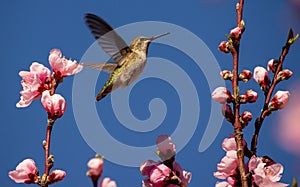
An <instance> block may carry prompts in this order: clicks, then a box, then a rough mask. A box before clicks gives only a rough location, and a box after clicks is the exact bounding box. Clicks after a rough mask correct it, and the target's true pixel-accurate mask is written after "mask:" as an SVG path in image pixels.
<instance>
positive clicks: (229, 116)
mask: <svg viewBox="0 0 300 187" xmlns="http://www.w3.org/2000/svg"><path fill="white" fill-rule="evenodd" d="M222 114H223V116H224V117H225V118H226V120H227V121H229V122H233V121H234V116H233V113H232V109H231V107H230V105H229V104H223V105H222Z"/></svg>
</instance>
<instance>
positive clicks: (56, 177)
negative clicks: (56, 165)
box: [47, 170, 66, 184]
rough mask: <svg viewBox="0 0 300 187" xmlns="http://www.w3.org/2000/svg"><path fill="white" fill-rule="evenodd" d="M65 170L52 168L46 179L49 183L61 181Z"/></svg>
mask: <svg viewBox="0 0 300 187" xmlns="http://www.w3.org/2000/svg"><path fill="white" fill-rule="evenodd" d="M65 176H66V172H65V171H63V170H53V171H52V172H51V174H50V175H49V176H48V178H47V179H48V181H49V183H50V184H53V183H56V182H58V181H61V180H63V179H64V178H65Z"/></svg>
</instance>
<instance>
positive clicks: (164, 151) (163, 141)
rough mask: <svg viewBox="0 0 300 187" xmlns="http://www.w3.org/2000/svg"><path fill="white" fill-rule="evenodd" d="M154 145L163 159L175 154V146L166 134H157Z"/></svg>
mask: <svg viewBox="0 0 300 187" xmlns="http://www.w3.org/2000/svg"><path fill="white" fill-rule="evenodd" d="M156 145H157V147H158V151H159V154H160V155H159V156H163V158H165V159H169V158H171V157H172V156H174V155H175V154H176V147H175V145H174V144H173V142H172V139H171V137H169V136H168V135H160V136H158V137H157V139H156Z"/></svg>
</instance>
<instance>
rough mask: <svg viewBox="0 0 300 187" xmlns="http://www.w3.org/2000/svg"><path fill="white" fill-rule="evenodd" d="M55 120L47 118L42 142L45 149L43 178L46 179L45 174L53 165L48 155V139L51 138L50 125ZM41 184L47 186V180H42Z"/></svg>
mask: <svg viewBox="0 0 300 187" xmlns="http://www.w3.org/2000/svg"><path fill="white" fill-rule="evenodd" d="M54 122H55V120H52V119H48V125H47V129H46V142H45V143H44V149H45V170H44V176H45V179H44V180H47V176H49V172H50V169H51V168H52V166H53V160H52V159H53V158H51V157H50V154H49V153H50V140H51V132H52V127H53V124H54ZM43 184H44V185H43V186H44V187H48V184H47V181H43Z"/></svg>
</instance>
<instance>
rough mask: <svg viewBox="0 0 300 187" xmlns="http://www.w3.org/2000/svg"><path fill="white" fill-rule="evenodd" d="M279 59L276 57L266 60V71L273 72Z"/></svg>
mask: <svg viewBox="0 0 300 187" xmlns="http://www.w3.org/2000/svg"><path fill="white" fill-rule="evenodd" d="M278 63H279V61H278V60H276V59H271V60H269V61H268V68H267V69H268V71H272V72H273V73H275V71H276V68H277V66H278Z"/></svg>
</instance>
